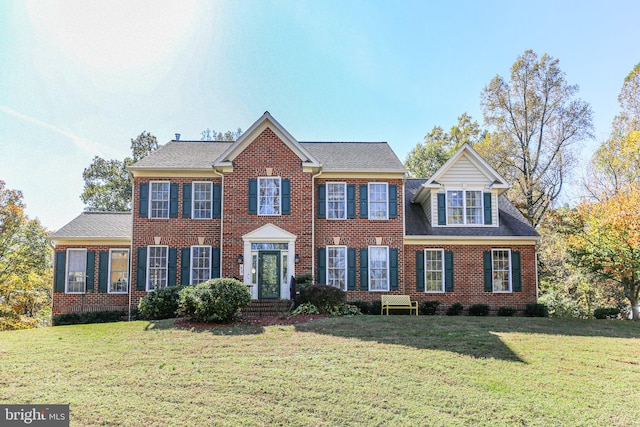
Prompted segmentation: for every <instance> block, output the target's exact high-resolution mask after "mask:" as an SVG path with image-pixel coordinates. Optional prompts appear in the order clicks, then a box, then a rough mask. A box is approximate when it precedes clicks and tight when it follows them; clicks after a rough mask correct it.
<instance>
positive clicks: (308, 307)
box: [291, 302, 320, 316]
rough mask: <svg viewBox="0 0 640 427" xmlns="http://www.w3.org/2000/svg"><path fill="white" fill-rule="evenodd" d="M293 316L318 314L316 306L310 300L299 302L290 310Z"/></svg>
mask: <svg viewBox="0 0 640 427" xmlns="http://www.w3.org/2000/svg"><path fill="white" fill-rule="evenodd" d="M291 314H292V315H294V316H299V315H301V314H320V312H319V311H318V308H317V307H316V306H315V305H313V304H311V303H310V302H305V303H304V304H300V305H299V306H297V307H296V308H295V310H293V311H292V312H291Z"/></svg>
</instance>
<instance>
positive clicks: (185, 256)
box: [180, 248, 191, 286]
mask: <svg viewBox="0 0 640 427" xmlns="http://www.w3.org/2000/svg"><path fill="white" fill-rule="evenodd" d="M190 283H191V248H182V249H180V284H181V285H183V286H184V285H188V284H190Z"/></svg>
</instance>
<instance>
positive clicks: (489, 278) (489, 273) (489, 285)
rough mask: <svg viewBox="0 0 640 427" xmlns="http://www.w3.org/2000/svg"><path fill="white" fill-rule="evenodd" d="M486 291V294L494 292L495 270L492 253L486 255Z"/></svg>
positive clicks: (488, 252)
mask: <svg viewBox="0 0 640 427" xmlns="http://www.w3.org/2000/svg"><path fill="white" fill-rule="evenodd" d="M483 256H484V290H485V292H492V291H493V268H492V265H491V251H485V252H484V254H483Z"/></svg>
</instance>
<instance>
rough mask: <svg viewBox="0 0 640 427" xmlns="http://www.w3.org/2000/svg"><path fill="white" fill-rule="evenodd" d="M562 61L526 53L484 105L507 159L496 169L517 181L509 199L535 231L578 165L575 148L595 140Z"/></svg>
mask: <svg viewBox="0 0 640 427" xmlns="http://www.w3.org/2000/svg"><path fill="white" fill-rule="evenodd" d="M558 63H559V61H558V60H557V59H554V58H553V57H551V56H548V55H547V54H544V55H542V57H540V58H538V55H537V54H536V53H534V52H533V51H531V50H527V51H526V52H524V54H523V55H521V56H519V57H518V59H517V60H516V62H515V63H514V64H513V65H512V67H511V73H510V77H509V80H506V79H505V78H503V77H501V76H499V75H497V76H496V77H494V78H493V79H492V80H491V82H489V84H488V85H487V86H486V87H485V88H484V90H483V92H482V98H481V105H482V109H483V114H484V119H485V123H486V124H487V125H489V126H491V129H490V132H491V133H492V138H493V140H494V142H493V145H495V146H496V147H499V148H500V150H502V152H503V153H504V157H503V158H502V164H501V165H495V164H494V165H493V166H494V167H496V166H498V167H496V169H497V170H498V172H500V173H501V174H502V175H503V176H505V178H511V177H513V178H515V180H514V181H512V182H514V186H513V188H512V191H511V193H510V197H511V199H512V200H514V202H515V203H516V205H518V206H519V207H521V209H522V211H523V214H524V215H525V217H526V218H527V219H528V220H529V221H530V222H531V224H532V225H533V226H537V225H538V224H539V223H540V222H541V220H542V219H543V217H544V215H545V213H546V212H547V210H548V209H549V208H550V207H551V206H552V203H553V202H554V201H555V200H556V199H557V198H558V196H559V195H560V192H561V190H562V187H563V184H564V182H565V181H566V179H567V176H568V174H569V172H570V171H571V169H572V167H573V165H574V153H573V151H574V149H573V146H574V145H575V144H577V143H579V142H581V141H583V140H585V139H587V138H592V129H593V125H592V118H591V116H592V113H591V107H590V106H589V104H588V103H586V102H584V101H582V100H580V99H577V98H576V94H577V92H578V86H577V85H570V84H568V83H567V81H566V79H565V73H564V72H563V71H562V70H560V68H559V66H558Z"/></svg>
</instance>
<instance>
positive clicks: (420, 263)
mask: <svg viewBox="0 0 640 427" xmlns="http://www.w3.org/2000/svg"><path fill="white" fill-rule="evenodd" d="M416 291H418V292H424V251H416Z"/></svg>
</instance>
